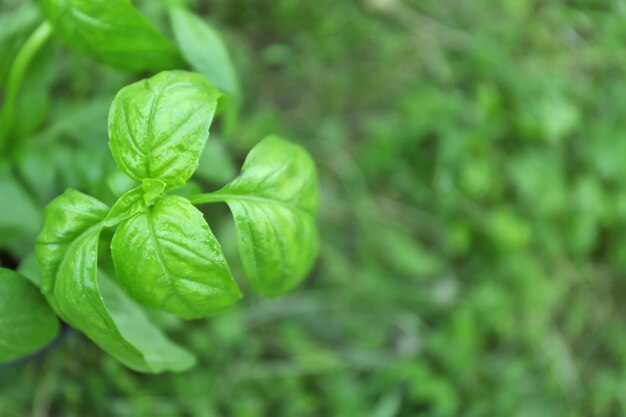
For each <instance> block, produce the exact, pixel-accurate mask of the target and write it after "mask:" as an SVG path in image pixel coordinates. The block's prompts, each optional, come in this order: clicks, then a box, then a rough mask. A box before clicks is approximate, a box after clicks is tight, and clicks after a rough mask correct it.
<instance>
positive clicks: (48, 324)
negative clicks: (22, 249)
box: [0, 268, 59, 362]
mask: <svg viewBox="0 0 626 417" xmlns="http://www.w3.org/2000/svg"><path fill="white" fill-rule="evenodd" d="M58 331H59V321H58V320H57V318H56V316H55V315H54V312H53V311H52V309H50V306H49V305H48V303H46V300H45V299H44V297H43V296H42V295H41V293H40V292H39V290H38V289H37V287H36V286H34V285H33V284H32V283H31V282H30V281H28V279H26V278H25V277H23V276H21V275H20V274H18V273H17V272H15V271H12V270H10V269H5V268H0V362H7V361H11V360H14V359H18V358H20V357H22V356H24V355H27V354H29V353H32V352H34V351H36V350H38V349H40V348H41V347H43V346H45V345H47V344H48V343H49V342H50V341H52V339H54V337H55V336H56V334H57V332H58Z"/></svg>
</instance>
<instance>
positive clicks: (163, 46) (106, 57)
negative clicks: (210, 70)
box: [39, 0, 181, 71]
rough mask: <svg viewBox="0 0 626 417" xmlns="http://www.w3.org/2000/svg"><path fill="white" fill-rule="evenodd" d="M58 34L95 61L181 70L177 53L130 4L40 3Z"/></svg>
mask: <svg viewBox="0 0 626 417" xmlns="http://www.w3.org/2000/svg"><path fill="white" fill-rule="evenodd" d="M39 4H40V6H41V8H42V10H43V12H44V14H45V15H46V17H47V19H48V20H49V21H50V23H51V24H52V25H53V26H54V29H55V32H56V34H57V35H58V36H59V37H60V38H61V39H62V40H63V41H65V42H66V43H67V44H68V45H70V46H71V47H73V48H74V49H76V50H78V51H80V52H82V53H84V54H86V55H88V56H90V57H92V58H93V59H95V60H97V61H100V62H103V63H106V64H110V65H114V66H116V67H119V68H124V69H128V70H150V71H159V70H164V69H170V68H176V67H179V66H180V61H181V59H180V55H179V53H178V50H177V49H176V47H175V46H174V44H172V42H170V41H169V40H168V39H167V38H166V37H165V36H163V35H162V34H161V33H159V31H158V30H157V29H156V28H155V27H154V25H152V23H150V22H149V21H148V20H147V19H146V18H145V17H143V16H142V15H141V13H139V11H138V10H137V9H135V8H134V7H133V5H132V3H131V2H130V0H40V1H39Z"/></svg>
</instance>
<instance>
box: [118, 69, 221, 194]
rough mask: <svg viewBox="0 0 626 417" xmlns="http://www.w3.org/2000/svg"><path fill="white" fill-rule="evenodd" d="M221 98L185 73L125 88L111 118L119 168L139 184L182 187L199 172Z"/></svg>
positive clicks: (172, 73) (200, 79)
mask: <svg viewBox="0 0 626 417" xmlns="http://www.w3.org/2000/svg"><path fill="white" fill-rule="evenodd" d="M219 95H220V94H219V92H218V90H217V89H216V88H215V87H214V86H213V85H212V84H211V83H210V82H209V81H208V80H207V79H206V78H204V77H203V76H202V75H200V74H195V73H191V72H184V71H168V72H162V73H159V74H157V75H155V76H153V77H151V78H148V79H146V80H142V81H138V82H136V83H134V84H131V85H129V86H127V87H124V88H123V89H122V90H120V92H119V93H118V94H117V96H116V97H115V99H114V100H113V104H112V105H111V111H110V113H109V143H110V146H111V151H112V153H113V157H114V158H115V161H116V162H117V164H118V166H119V167H120V168H121V169H122V170H123V171H124V172H125V173H126V174H128V175H129V176H130V177H131V178H133V179H135V180H137V181H141V180H143V179H145V178H156V179H160V180H162V181H164V182H165V183H166V184H167V187H168V188H173V187H177V186H180V185H183V184H184V183H185V181H186V180H187V179H188V178H189V177H190V176H191V174H192V173H193V172H194V170H195V169H196V167H197V166H198V160H199V159H200V155H201V154H202V150H203V149H204V145H205V144H206V140H207V137H208V130H209V126H210V124H211V120H212V119H213V114H214V113H215V107H216V104H217V99H218V97H219Z"/></svg>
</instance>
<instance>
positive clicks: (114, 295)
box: [37, 190, 193, 373]
mask: <svg viewBox="0 0 626 417" xmlns="http://www.w3.org/2000/svg"><path fill="white" fill-rule="evenodd" d="M107 211H108V210H107V207H106V206H105V205H104V204H102V203H101V202H99V201H98V200H96V199H94V198H92V197H89V196H87V195H85V194H82V193H79V192H78V191H74V190H68V191H66V192H65V193H64V194H62V195H61V196H60V197H58V198H56V199H55V200H53V201H52V202H51V203H50V204H49V205H48V207H47V208H46V219H45V224H44V229H43V231H42V233H41V235H40V236H39V238H38V239H37V256H38V257H39V262H40V264H41V273H42V286H43V292H44V294H45V295H46V298H47V299H48V301H49V303H50V304H51V305H52V307H53V308H54V310H55V311H56V313H57V314H58V315H59V316H60V317H61V318H63V320H65V321H66V322H67V323H69V324H70V325H72V326H73V327H75V328H77V329H78V330H80V331H82V332H83V333H85V334H86V335H87V337H89V338H90V339H91V340H92V341H93V342H94V343H96V344H97V345H98V346H100V347H101V348H102V349H103V350H105V351H106V352H107V353H109V354H111V355H112V356H113V357H115V358H116V359H117V360H119V361H120V362H122V363H123V364H124V365H126V366H128V367H129V368H132V369H135V370H137V371H142V372H154V373H156V372H162V371H166V370H173V371H180V370H183V369H187V368H188V367H189V366H191V365H192V364H193V358H192V357H191V356H190V355H189V354H188V353H187V352H185V351H184V350H182V349H181V348H179V347H177V346H176V345H174V344H172V343H171V342H169V341H168V340H167V339H166V338H165V337H164V336H162V335H161V334H160V333H158V332H159V331H158V330H157V329H156V328H154V327H153V326H152V325H151V324H150V323H149V322H148V321H147V320H146V319H145V317H144V316H142V315H141V314H139V313H137V310H135V311H132V307H131V309H130V310H129V303H130V302H127V301H124V300H123V299H120V297H121V296H123V293H122V292H121V291H119V290H118V291H117V292H116V291H115V288H112V287H111V285H112V284H111V285H107V284H108V283H107V282H106V279H105V278H102V277H100V278H99V277H98V240H99V236H100V232H101V231H102V228H103V221H104V218H105V216H106V214H107ZM102 282H104V285H103V288H104V289H105V291H104V292H105V294H106V295H107V299H106V300H104V299H103V294H101V292H100V288H99V285H100V284H101V283H102ZM120 306H123V307H120ZM109 308H111V311H109ZM129 315H132V316H133V317H132V318H130V317H129ZM155 335H156V336H155ZM143 337H150V339H147V340H145V339H143Z"/></svg>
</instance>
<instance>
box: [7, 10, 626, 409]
mask: <svg viewBox="0 0 626 417" xmlns="http://www.w3.org/2000/svg"><path fill="white" fill-rule="evenodd" d="M17 3H19V2H17V1H14V0H9V1H7V2H6V6H3V7H4V8H6V9H7V10H9V9H12V8H13V6H14V4H17ZM194 4H195V9H196V10H197V11H199V12H201V13H202V14H203V15H204V16H206V18H207V19H209V20H210V21H211V22H212V23H214V24H215V25H216V26H217V27H218V28H220V30H221V31H222V33H224V35H225V38H226V40H227V43H228V45H229V47H230V49H231V51H232V54H233V57H234V60H235V63H236V66H237V70H238V71H239V73H240V78H241V80H242V88H241V91H242V93H243V95H244V99H243V103H244V105H243V110H242V115H241V119H240V122H239V123H238V125H237V126H236V127H234V128H233V129H232V132H229V134H228V135H227V137H226V136H224V137H220V138H218V139H215V138H213V139H214V140H217V141H219V143H220V144H221V147H220V148H219V149H220V150H218V151H216V153H218V154H219V153H221V154H222V155H224V156H230V158H232V160H233V162H232V164H229V163H226V162H224V159H220V160H219V161H218V162H215V164H221V165H219V168H215V169H213V170H212V169H211V164H212V163H213V162H212V160H211V156H210V155H207V158H206V160H205V161H204V162H203V164H202V166H201V167H200V172H204V174H203V175H202V176H201V177H199V178H197V181H200V182H205V183H206V184H208V185H215V184H218V183H220V181H221V180H222V179H223V178H219V177H220V176H223V175H224V173H231V174H232V176H234V170H233V169H232V168H231V167H232V166H238V165H240V164H239V163H240V162H241V160H242V159H243V157H244V156H245V153H246V152H247V150H248V149H249V148H250V147H252V145H254V144H255V143H256V142H257V141H258V140H259V138H261V137H263V136H265V135H266V134H268V133H270V132H276V133H279V134H281V135H282V136H284V137H287V138H290V139H292V140H294V141H299V142H300V143H301V144H303V145H304V146H305V147H307V148H308V149H309V150H310V151H311V152H312V154H313V156H314V158H315V160H316V161H317V164H318V169H319V172H320V176H321V185H322V204H321V220H320V226H321V230H322V232H321V235H322V243H321V257H320V260H319V263H318V266H317V268H316V270H315V272H314V274H313V276H312V277H311V278H309V279H308V280H307V281H306V283H305V285H303V286H301V287H300V288H299V289H298V290H297V291H296V292H295V293H293V294H292V295H289V296H286V297H284V298H281V299H277V300H266V299H263V298H258V297H255V296H252V295H247V297H246V299H245V301H244V302H243V303H241V304H240V305H239V306H238V307H237V308H235V309H233V310H231V311H228V312H226V313H223V314H219V315H217V316H215V317H214V318H212V319H209V320H207V321H198V322H190V323H185V324H183V323H181V322H178V321H175V320H173V319H171V318H170V317H167V316H160V315H156V314H154V317H153V318H154V319H155V320H157V321H161V322H163V324H165V325H167V327H168V328H169V330H170V334H171V335H172V337H173V338H174V339H175V340H177V341H180V342H181V343H182V344H183V345H186V346H190V348H191V349H192V350H193V352H194V353H195V354H196V355H198V357H199V366H198V367H197V368H196V369H194V370H192V371H190V372H188V373H185V374H181V375H171V374H167V375H164V376H145V375H139V374H136V373H133V372H131V371H129V370H127V369H125V368H124V367H123V366H122V365H120V364H119V363H117V362H116V361H115V360H113V359H112V358H109V357H107V356H106V355H104V354H102V352H101V351H99V350H98V349H97V348H96V347H95V346H94V345H92V344H91V343H89V342H88V341H87V340H86V339H85V338H84V337H83V336H80V335H78V334H76V333H71V332H70V333H69V335H68V336H67V337H66V338H65V339H64V340H63V341H62V342H61V343H60V344H59V345H58V346H57V347H56V348H55V349H53V350H51V351H49V352H48V353H47V354H46V355H45V356H44V357H40V358H37V359H35V360H32V361H29V362H28V363H26V364H21V365H17V366H13V367H11V368H7V369H2V370H0V392H1V394H0V415H3V416H4V415H6V416H9V417H10V416H24V415H29V414H30V415H33V416H37V417H38V416H45V415H64V416H83V415H94V416H99V415H102V416H108V415H172V416H221V415H232V416H258V415H267V416H318V415H333V416H334V415H337V416H374V417H390V416H434V417H447V416H450V417H452V416H472V417H474V416H476V417H479V416H516V417H517V416H519V417H522V416H528V417H542V416H545V417H552V416H570V417H579V416H580V417H582V416H621V415H623V414H625V413H626V332H625V331H624V328H625V325H624V317H626V315H625V314H624V313H626V311H625V309H624V307H623V305H622V304H623V302H622V301H623V299H624V296H625V295H626V293H625V288H624V282H626V281H625V278H624V271H625V270H626V179H625V178H626V133H625V132H626V128H625V126H624V122H623V120H624V117H625V115H626V100H625V99H624V97H626V78H625V76H624V74H625V73H626V71H625V70H626V54H624V53H621V52H622V49H623V48H624V45H626V43H625V42H626V25H624V24H623V22H624V19H625V18H626V5H625V4H624V2H622V1H617V0H615V1H611V0H605V1H600V0H598V1H591V0H589V1H582V0H581V1H539V0H502V1H499V2H493V1H486V0H474V1H452V0H444V1H412V2H409V1H402V0H368V1H356V0H354V1H351V0H342V1H336V0H319V1H302V0H300V1H298V0H281V1H258V0H211V1H208V0H207V1H197V2H195V3H194ZM139 5H140V6H142V10H143V11H144V12H145V14H146V15H148V16H150V17H151V18H152V19H153V20H154V21H156V22H159V21H161V22H165V17H164V16H163V15H162V13H161V12H160V11H159V8H158V7H156V6H154V5H153V4H152V2H148V1H145V2H143V3H141V2H140V3H139ZM0 10H2V9H0ZM27 18H30V17H28V16H27ZM2 52H3V53H4V51H2ZM40 59H42V60H44V61H45V68H48V69H47V71H46V72H45V73H41V74H40V73H39V72H41V71H35V73H33V74H31V76H32V77H33V78H34V79H35V80H36V81H35V82H33V85H36V86H37V87H33V89H34V90H33V92H32V94H31V95H32V100H33V103H36V104H37V106H36V107H33V108H34V109H36V111H33V112H32V114H31V116H32V118H38V119H36V120H35V121H33V122H32V124H35V125H37V126H38V127H37V129H34V128H33V129H31V128H30V127H29V126H30V125H29V124H28V123H24V124H23V125H21V126H23V127H24V129H25V132H24V134H23V136H28V135H32V132H33V131H34V130H37V132H38V133H37V134H36V137H35V138H34V139H33V140H32V143H33V147H37V148H39V151H33V152H31V153H28V154H25V155H21V156H19V157H20V158H22V159H23V160H24V162H23V164H21V165H20V166H22V165H23V166H24V167H25V168H24V169H23V171H24V176H26V179H27V180H28V175H29V174H28V172H31V171H29V168H28V167H33V168H32V169H35V167H37V169H44V168H45V167H46V165H45V164H40V163H37V161H36V160H32V159H33V158H37V157H41V156H42V155H46V157H54V158H58V159H59V160H60V161H61V162H55V163H51V165H54V166H60V167H63V168H64V169H65V170H66V171H67V172H66V173H64V172H63V170H54V172H56V174H55V177H54V180H50V181H49V184H44V185H41V184H39V183H38V182H36V181H33V190H32V193H33V194H34V195H36V196H38V197H39V198H40V199H41V200H42V201H44V202H45V201H47V200H48V199H49V198H50V197H51V196H52V195H55V194H57V193H58V192H59V191H60V190H61V189H63V188H65V187H66V186H72V187H77V188H79V189H82V190H85V191H88V192H91V193H93V194H95V195H100V196H101V198H103V199H105V200H106V198H107V197H106V191H105V188H106V187H105V186H104V185H106V184H110V183H111V182H114V181H115V175H114V174H111V172H112V169H113V162H112V160H111V159H110V157H109V156H108V151H107V149H106V132H104V131H101V130H99V129H100V128H102V127H104V126H106V123H105V120H106V111H107V108H108V105H109V103H110V101H111V99H112V97H113V95H114V93H115V91H116V90H117V89H119V87H120V86H121V85H124V84H125V83H127V82H128V81H132V80H134V79H137V78H138V77H139V75H135V76H134V78H133V76H130V75H128V74H127V73H124V72H120V71H118V70H112V69H109V68H107V67H105V66H102V65H100V64H96V63H94V62H93V61H90V60H89V59H87V58H84V57H81V56H79V55H76V54H73V53H71V52H70V51H68V50H67V49H65V48H63V47H62V46H60V45H59V44H58V43H57V44H54V45H53V47H51V48H50V50H48V51H44V54H42V56H41V57H40ZM3 65H4V61H1V62H0V81H1V80H2V74H3V71H4V70H3ZM41 68H42V66H38V67H37V69H41ZM94 79H96V80H97V82H94ZM40 86H43V87H40ZM41 88H44V89H45V91H47V92H48V95H46V96H41V95H40V94H37V92H38V91H40V90H41ZM218 119H219V117H218ZM33 120H34V119H33ZM217 122H218V123H219V120H218V121H217ZM39 126H41V127H39ZM211 146H213V145H211ZM46 147H48V148H46ZM46 149H50V152H48V151H47V150H46ZM50 155H52V156H50ZM227 160H228V159H227ZM216 166H218V165H216ZM42 167H44V168H42ZM0 168H1V167H0ZM51 169H52V168H51ZM227 175H228V174H227ZM33 178H48V177H47V176H45V175H44V174H33ZM103 178H104V179H105V180H103ZM227 179H228V178H227ZM37 187H39V188H37ZM32 210H35V208H32ZM207 217H209V218H211V219H223V220H222V221H221V222H222V223H221V224H222V226H221V227H219V226H218V227H215V229H217V230H216V233H217V234H218V236H220V238H221V239H222V240H223V241H224V250H225V252H226V254H227V256H228V255H229V253H230V254H232V253H233V252H234V251H235V250H236V249H235V247H236V242H235V235H234V229H233V226H232V224H231V223H230V221H229V220H227V216H226V210H225V209H223V208H210V209H208V211H207ZM213 224H217V223H216V222H215V220H213ZM0 240H1V237H0ZM25 251H26V250H25ZM229 259H236V255H235V256H232V255H231V256H230V257H229ZM233 273H234V274H235V276H236V277H237V278H238V277H240V276H241V266H240V265H233Z"/></svg>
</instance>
